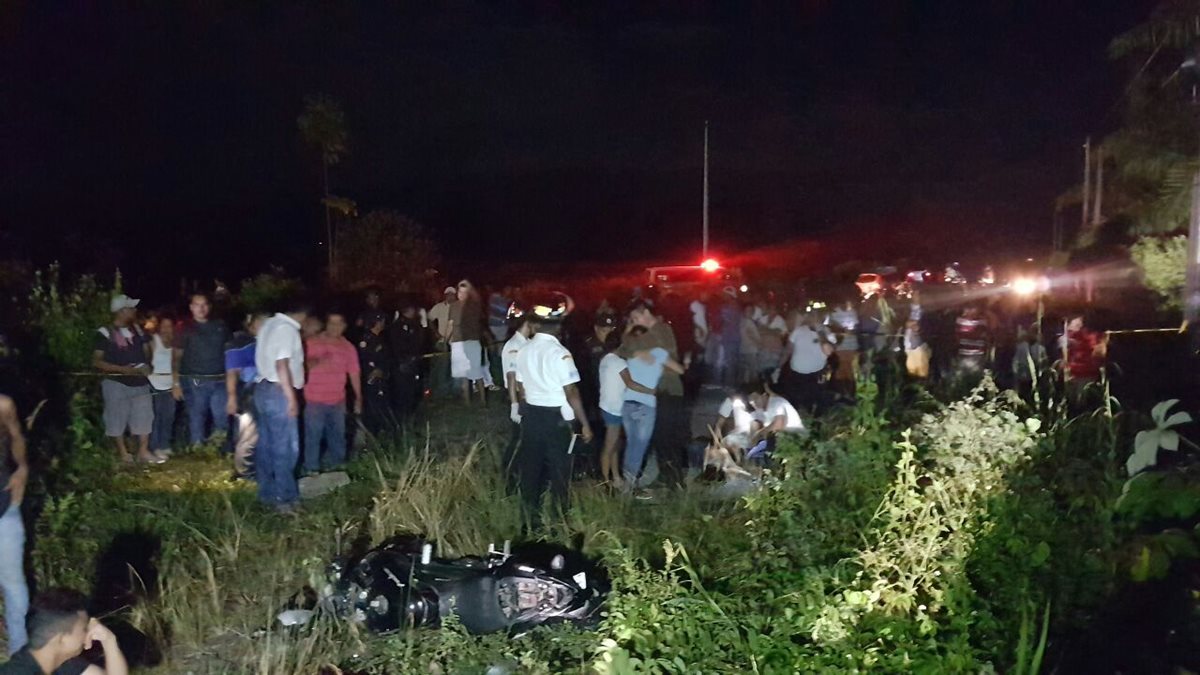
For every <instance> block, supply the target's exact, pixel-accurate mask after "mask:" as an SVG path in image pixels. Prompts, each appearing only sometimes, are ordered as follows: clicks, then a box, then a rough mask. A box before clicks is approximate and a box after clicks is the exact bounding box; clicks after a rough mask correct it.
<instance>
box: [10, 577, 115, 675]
mask: <svg viewBox="0 0 1200 675" xmlns="http://www.w3.org/2000/svg"><path fill="white" fill-rule="evenodd" d="M85 607H86V601H85V599H84V597H83V595H81V594H79V593H76V592H74V591H65V590H49V591H46V592H44V593H42V594H41V595H40V596H38V599H37V601H36V602H35V603H34V606H33V613H32V614H30V616H29V624H28V625H29V644H28V645H27V646H26V647H25V648H24V649H21V650H20V651H18V652H17V653H16V654H13V657H12V658H11V659H9V661H8V663H5V664H4V665H2V666H0V675H105V674H107V675H126V674H127V673H128V672H129V664H128V663H127V662H126V661H125V654H124V653H122V652H121V647H120V645H118V644H117V638H116V636H114V635H113V633H112V631H110V630H109V629H108V628H107V627H106V626H105V625H104V624H102V623H100V621H98V620H97V619H93V618H90V617H88V614H87V611H86V610H85V609H84V608H85ZM96 644H99V645H100V648H101V649H102V650H103V651H104V667H103V668H101V667H99V666H96V665H92V664H91V663H89V662H87V661H86V660H84V659H83V658H81V657H80V655H81V654H83V652H84V651H86V650H88V649H91V648H92V646H93V645H96Z"/></svg>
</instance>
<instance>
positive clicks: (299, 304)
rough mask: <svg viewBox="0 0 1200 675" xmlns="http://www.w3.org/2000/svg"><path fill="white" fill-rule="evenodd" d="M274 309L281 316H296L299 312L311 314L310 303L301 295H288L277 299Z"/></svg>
mask: <svg viewBox="0 0 1200 675" xmlns="http://www.w3.org/2000/svg"><path fill="white" fill-rule="evenodd" d="M276 307H278V308H279V311H280V312H281V313H283V314H297V313H299V312H305V313H311V312H312V303H310V302H309V301H308V300H307V299H306V298H305V297H304V296H302V295H290V296H285V297H282V298H280V299H279V301H278V302H277V303H276Z"/></svg>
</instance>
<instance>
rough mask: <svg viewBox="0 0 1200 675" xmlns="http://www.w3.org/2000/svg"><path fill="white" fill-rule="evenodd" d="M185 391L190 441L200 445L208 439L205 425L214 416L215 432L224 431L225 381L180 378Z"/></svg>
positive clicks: (184, 400) (186, 376) (184, 401)
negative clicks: (209, 416)
mask: <svg viewBox="0 0 1200 675" xmlns="http://www.w3.org/2000/svg"><path fill="white" fill-rule="evenodd" d="M179 386H180V387H181V388H182V389H183V406H184V408H186V409H187V416H188V434H189V440H191V442H192V444H193V445H199V444H200V443H203V442H204V441H205V440H207V439H208V435H207V434H205V433H204V423H205V421H206V419H207V417H208V415H209V414H210V413H211V414H212V420H213V431H216V430H217V429H224V428H225V427H226V424H225V399H226V398H227V397H226V395H225V380H224V379H220V380H217V379H211V378H209V379H200V378H195V377H190V376H188V375H184V376H182V377H180V378H179Z"/></svg>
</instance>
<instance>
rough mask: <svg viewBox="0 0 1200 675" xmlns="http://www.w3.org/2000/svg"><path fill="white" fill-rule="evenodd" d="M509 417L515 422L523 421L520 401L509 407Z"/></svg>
mask: <svg viewBox="0 0 1200 675" xmlns="http://www.w3.org/2000/svg"><path fill="white" fill-rule="evenodd" d="M508 419H510V420H512V421H513V423H514V424H520V423H521V404H520V403H514V404H512V405H511V406H510V407H509V409H508Z"/></svg>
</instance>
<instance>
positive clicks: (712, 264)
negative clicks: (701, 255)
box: [700, 258, 721, 274]
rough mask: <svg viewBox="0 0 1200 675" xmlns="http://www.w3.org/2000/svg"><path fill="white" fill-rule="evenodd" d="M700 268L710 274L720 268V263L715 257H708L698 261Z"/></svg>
mask: <svg viewBox="0 0 1200 675" xmlns="http://www.w3.org/2000/svg"><path fill="white" fill-rule="evenodd" d="M700 269H702V270H704V271H705V272H708V273H709V274H712V273H713V272H716V271H717V270H719V269H721V263H719V262H717V259H716V258H709V259H708V260H705V261H704V262H702V263H700Z"/></svg>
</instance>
